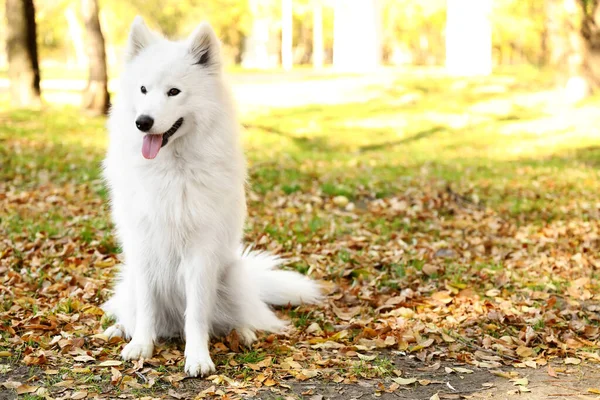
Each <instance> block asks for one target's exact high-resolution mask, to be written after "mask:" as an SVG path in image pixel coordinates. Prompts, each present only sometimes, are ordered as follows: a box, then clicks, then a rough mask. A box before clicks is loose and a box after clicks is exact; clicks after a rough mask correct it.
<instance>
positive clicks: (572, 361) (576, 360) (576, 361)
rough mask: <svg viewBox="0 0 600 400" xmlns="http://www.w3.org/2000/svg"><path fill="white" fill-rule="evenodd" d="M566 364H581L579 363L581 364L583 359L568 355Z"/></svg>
mask: <svg viewBox="0 0 600 400" xmlns="http://www.w3.org/2000/svg"><path fill="white" fill-rule="evenodd" d="M565 364H567V365H579V364H581V360H580V359H579V358H573V357H567V358H565Z"/></svg>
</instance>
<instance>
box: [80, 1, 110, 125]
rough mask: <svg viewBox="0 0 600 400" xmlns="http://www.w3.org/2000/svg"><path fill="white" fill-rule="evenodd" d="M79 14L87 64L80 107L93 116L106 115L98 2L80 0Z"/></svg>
mask: <svg viewBox="0 0 600 400" xmlns="http://www.w3.org/2000/svg"><path fill="white" fill-rule="evenodd" d="M81 14H82V16H83V21H84V24H85V41H86V51H87V56H88V64H89V77H88V84H87V87H86V89H85V91H84V93H83V102H82V107H83V108H84V109H85V110H88V111H91V112H93V113H95V114H106V113H107V111H108V107H109V102H110V98H109V94H108V74H107V71H106V52H105V49H104V36H103V35H102V29H101V27H100V19H99V18H98V0H81Z"/></svg>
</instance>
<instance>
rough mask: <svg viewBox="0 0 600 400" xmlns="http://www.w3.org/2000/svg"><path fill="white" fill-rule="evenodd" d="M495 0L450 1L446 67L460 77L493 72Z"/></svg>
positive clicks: (447, 22) (447, 23)
mask: <svg viewBox="0 0 600 400" xmlns="http://www.w3.org/2000/svg"><path fill="white" fill-rule="evenodd" d="M491 6H492V2H491V0H448V7H447V14H446V15H447V18H446V20H447V21H446V68H447V69H448V71H449V72H450V73H453V74H458V75H479V74H481V75H487V74H489V73H491V72H492V28H491V23H490V12H491Z"/></svg>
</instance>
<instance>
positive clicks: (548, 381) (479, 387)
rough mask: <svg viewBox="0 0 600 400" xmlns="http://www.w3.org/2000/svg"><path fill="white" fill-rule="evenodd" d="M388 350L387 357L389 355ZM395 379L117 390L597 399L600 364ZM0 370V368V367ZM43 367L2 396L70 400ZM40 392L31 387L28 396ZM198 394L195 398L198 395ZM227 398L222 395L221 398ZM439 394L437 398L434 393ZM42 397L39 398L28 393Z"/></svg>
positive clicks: (160, 394)
mask: <svg viewBox="0 0 600 400" xmlns="http://www.w3.org/2000/svg"><path fill="white" fill-rule="evenodd" d="M389 356H390V354H387V355H386V357H389ZM392 360H393V365H394V368H395V371H396V372H397V373H400V376H399V377H392V376H389V377H386V378H383V379H359V380H357V381H354V382H352V383H334V382H325V381H323V380H320V379H318V378H313V379H309V380H306V381H303V382H301V381H298V380H288V381H286V382H285V383H283V385H280V386H278V387H273V388H267V387H263V388H262V389H261V390H260V391H254V390H253V389H252V388H250V389H245V390H241V389H240V390H233V389H231V388H228V386H227V385H226V384H225V385H214V384H213V382H211V381H209V380H206V379H184V380H182V381H180V382H177V383H175V384H174V385H173V386H172V385H171V384H167V383H166V382H162V383H159V384H157V385H155V387H154V389H153V390H152V391H147V392H144V391H139V392H134V393H128V394H125V393H123V394H121V395H120V396H119V398H123V399H125V398H145V399H152V398H171V399H173V398H175V399H192V398H219V397H221V398H226V399H233V398H248V399H264V400H276V399H277V400H279V399H285V400H288V399H309V400H327V399H331V400H351V399H375V398H379V399H405V400H429V399H432V400H436V399H498V400H500V399H513V398H515V397H516V396H518V397H519V398H522V399H528V400H538V399H555V400H567V399H593V398H600V396H598V395H599V394H600V365H595V364H582V365H564V364H553V365H551V367H550V373H551V374H553V375H555V376H556V377H552V376H550V375H549V369H548V367H547V366H543V367H539V368H537V369H532V368H513V367H502V368H497V369H492V370H489V369H484V368H477V367H473V366H470V365H468V364H457V363H449V362H443V363H439V362H437V363H432V364H431V363H430V364H424V363H422V362H420V361H418V360H414V359H408V358H407V357H405V356H401V355H396V356H395V357H392ZM0 370H1V369H0ZM43 375H44V374H43V372H42V371H41V370H36V371H32V369H30V368H27V367H17V368H16V369H14V370H11V371H10V372H8V373H6V374H3V376H2V377H0V400H8V399H16V398H18V397H19V398H22V397H23V396H17V393H16V391H15V389H13V388H12V387H13V386H14V384H12V382H26V383H25V384H26V385H30V386H31V387H36V386H39V387H41V388H46V389H47V390H48V392H46V393H48V395H47V397H46V398H47V399H69V398H73V396H75V397H77V395H76V393H78V392H79V393H81V390H82V389H81V387H79V389H78V390H79V391H78V392H70V391H69V390H68V389H66V388H65V387H64V386H60V384H58V385H56V384H55V385H53V386H52V385H51V386H48V385H45V384H44V382H43V380H44V378H43ZM36 394H38V395H40V394H42V395H43V394H44V392H40V391H39V389H38V391H34V392H32V393H30V394H29V395H30V396H35V395H36ZM115 395H116V393H115V391H114V387H111V386H110V385H108V384H105V385H103V386H102V389H101V390H100V391H99V393H97V392H96V393H94V392H93V391H90V392H88V394H87V396H86V397H87V398H114V397H115ZM198 395H200V396H199V397H196V396H198ZM224 395H226V396H229V397H222V396H224ZM436 396H437V397H436ZM29 398H30V399H32V398H42V396H39V397H29Z"/></svg>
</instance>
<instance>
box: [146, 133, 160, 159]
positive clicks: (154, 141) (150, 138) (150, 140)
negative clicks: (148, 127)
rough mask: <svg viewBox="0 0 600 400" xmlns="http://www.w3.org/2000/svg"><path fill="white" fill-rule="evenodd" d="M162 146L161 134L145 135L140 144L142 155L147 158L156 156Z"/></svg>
mask: <svg viewBox="0 0 600 400" xmlns="http://www.w3.org/2000/svg"><path fill="white" fill-rule="evenodd" d="M161 146H162V135H146V136H144V143H143V144H142V155H143V156H144V158H147V159H149V160H151V159H153V158H154V157H156V155H157V154H158V151H159V150H160V147H161Z"/></svg>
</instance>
